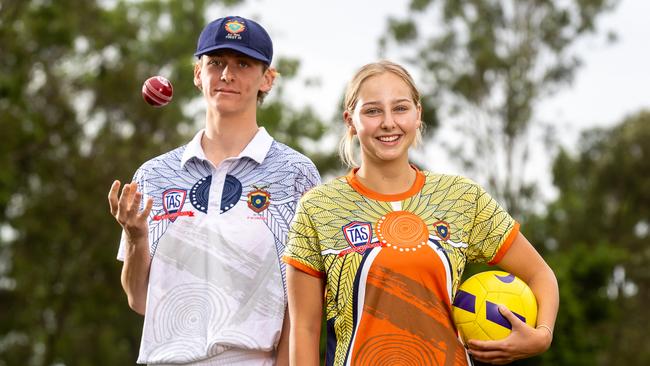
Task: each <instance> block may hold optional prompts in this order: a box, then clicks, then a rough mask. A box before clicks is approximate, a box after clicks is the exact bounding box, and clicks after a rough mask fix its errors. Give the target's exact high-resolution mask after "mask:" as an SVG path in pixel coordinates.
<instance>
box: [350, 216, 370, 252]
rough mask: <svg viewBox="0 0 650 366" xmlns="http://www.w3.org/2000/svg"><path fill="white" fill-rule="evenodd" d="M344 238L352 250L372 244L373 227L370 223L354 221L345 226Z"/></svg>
mask: <svg viewBox="0 0 650 366" xmlns="http://www.w3.org/2000/svg"><path fill="white" fill-rule="evenodd" d="M343 236H344V237H345V241H347V242H348V244H350V247H352V248H355V247H359V246H362V245H367V244H370V241H371V240H372V226H371V225H370V223H369V222H359V221H353V222H351V223H349V224H347V225H345V226H343Z"/></svg>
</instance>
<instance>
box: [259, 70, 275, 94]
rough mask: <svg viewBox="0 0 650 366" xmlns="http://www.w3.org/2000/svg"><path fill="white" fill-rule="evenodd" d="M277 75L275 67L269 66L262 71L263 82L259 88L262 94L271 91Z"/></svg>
mask: <svg viewBox="0 0 650 366" xmlns="http://www.w3.org/2000/svg"><path fill="white" fill-rule="evenodd" d="M277 75H278V71H277V70H276V69H275V67H271V66H269V67H268V68H267V69H266V70H265V71H264V82H263V83H262V85H261V86H260V91H262V92H264V93H268V92H269V91H271V89H272V88H273V83H274V82H275V78H276V77H277Z"/></svg>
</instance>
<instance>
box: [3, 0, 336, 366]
mask: <svg viewBox="0 0 650 366" xmlns="http://www.w3.org/2000/svg"><path fill="white" fill-rule="evenodd" d="M236 2H238V1H237V0H234V1H233V0H228V1H222V2H221V3H222V4H233V3H236ZM207 6H208V2H206V1H191V2H188V1H180V0H168V1H143V2H140V1H137V2H132V1H108V2H107V1H70V0H61V1H3V2H2V3H1V4H0V54H2V57H0V116H1V120H0V125H1V126H0V127H2V131H3V137H2V144H0V166H2V169H0V365H52V364H74V365H126V364H133V363H134V361H135V359H136V357H137V350H138V347H139V342H140V334H141V326H142V320H141V317H140V316H138V315H136V314H135V313H133V312H132V311H131V310H130V309H129V308H128V305H127V303H126V301H125V296H124V295H123V293H122V289H121V287H120V281H119V271H120V267H121V266H120V263H119V262H117V261H116V260H115V256H116V253H117V243H118V240H119V226H118V225H117V224H116V223H115V222H114V220H113V219H112V218H111V216H110V214H109V212H108V205H107V201H106V195H107V192H108V188H109V186H110V184H111V182H112V181H113V179H120V180H122V181H128V180H130V179H131V176H132V174H133V172H134V171H135V169H136V168H137V166H139V165H140V164H141V163H142V162H144V161H145V160H147V159H149V158H151V157H153V156H156V155H159V154H160V153H162V152H164V151H167V150H169V149H172V148H174V147H176V146H179V145H181V144H183V143H185V142H186V141H187V140H188V139H189V138H190V137H191V136H192V135H193V134H194V132H195V131H196V130H197V129H198V128H199V127H200V126H201V125H202V121H203V120H202V117H203V116H202V113H203V112H202V111H201V110H200V108H199V107H198V106H199V105H200V104H199V103H197V102H196V101H197V98H198V96H199V94H198V93H197V91H196V89H195V87H194V86H193V83H192V68H193V62H194V60H193V56H192V54H193V51H194V46H195V40H196V38H197V36H198V34H199V32H200V31H201V28H202V27H203V25H204V24H205V22H206V19H205V14H206V10H207ZM284 64H291V65H293V66H292V67H293V69H294V70H295V69H297V68H298V67H299V63H298V62H296V61H293V62H292V61H290V60H286V61H278V65H279V66H281V65H284ZM157 74H159V75H164V76H166V77H167V78H168V79H170V80H171V81H172V82H173V84H174V100H173V102H172V103H171V104H170V105H168V106H166V107H164V108H157V109H156V108H151V107H150V106H148V105H146V104H145V103H144V102H143V101H142V97H141V95H140V89H141V85H142V84H141V83H142V82H143V81H144V80H145V79H146V78H147V77H149V76H151V75H157ZM290 79H291V73H289V72H288V71H287V72H286V74H285V77H284V80H286V81H288V80H290ZM283 82H285V81H283V80H280V81H279V84H278V90H279V93H275V92H272V93H271V95H270V98H269V100H267V104H265V105H264V107H263V109H262V112H261V113H260V120H261V121H264V122H265V124H266V125H267V129H268V130H269V132H270V133H271V134H275V135H276V136H279V137H280V138H281V139H286V141H285V142H287V143H288V144H289V145H291V146H293V147H295V148H297V149H299V150H301V151H304V150H305V147H306V146H307V147H308V146H309V145H310V144H313V140H316V139H319V138H320V136H321V135H322V134H323V133H324V128H323V127H322V122H321V121H320V120H319V119H318V117H317V116H315V115H314V113H313V112H311V111H310V110H308V109H298V108H295V107H292V106H290V105H288V104H286V103H284V102H283V99H282V98H283V97H284V96H283V94H282V92H281V85H282V83H283ZM290 136H303V138H302V139H300V140H298V139H290V138H289V137H290ZM331 160H332V159H329V160H328V159H327V157H325V156H323V159H322V161H323V162H328V161H331ZM321 168H323V169H326V168H327V167H326V166H324V165H323V166H321Z"/></svg>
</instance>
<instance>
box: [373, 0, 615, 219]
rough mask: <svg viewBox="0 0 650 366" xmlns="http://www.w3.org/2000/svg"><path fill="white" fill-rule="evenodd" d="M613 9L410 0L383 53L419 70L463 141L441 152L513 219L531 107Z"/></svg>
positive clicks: (531, 1) (539, 2) (587, 1)
mask: <svg viewBox="0 0 650 366" xmlns="http://www.w3.org/2000/svg"><path fill="white" fill-rule="evenodd" d="M615 2H616V0H571V1H562V2H558V1H549V0H507V1H495V0H472V1H460V0H444V1H432V0H412V1H411V2H410V12H409V14H408V15H407V16H406V17H405V18H404V19H398V18H391V19H389V22H388V35H387V36H386V37H384V38H383V39H382V40H381V45H382V46H383V47H384V49H385V50H384V52H386V50H390V49H395V50H397V51H398V52H396V54H398V55H399V57H400V58H404V59H406V61H408V62H410V63H412V64H413V65H415V66H416V67H417V70H418V71H419V72H420V73H421V74H422V79H423V83H421V85H423V86H424V92H425V94H427V95H429V96H431V98H434V100H436V102H437V104H438V105H439V106H440V113H441V115H442V117H444V118H445V121H450V120H454V121H458V122H460V123H458V125H454V126H453V129H454V131H455V132H456V133H458V134H460V135H461V136H462V142H461V143H460V144H448V143H445V142H442V143H441V145H442V146H443V147H444V148H445V149H447V150H448V151H449V152H450V154H449V155H450V157H452V158H454V159H458V160H459V161H460V162H461V163H462V164H463V166H464V168H465V169H467V170H469V171H470V172H471V174H472V175H474V176H477V180H479V181H485V182H488V184H489V186H488V190H489V191H490V192H492V193H493V194H494V195H495V197H496V198H497V199H499V200H500V201H501V202H503V203H504V204H505V206H506V207H508V209H509V211H510V212H511V213H513V214H514V215H515V216H518V215H519V214H520V213H522V212H523V211H524V208H526V204H525V203H526V202H528V201H530V200H531V199H532V198H534V197H533V196H534V192H535V185H534V184H533V183H531V182H527V181H525V179H524V174H523V173H524V172H523V170H524V168H525V165H526V163H527V161H528V157H529V154H530V151H529V146H530V141H529V136H528V133H529V131H530V129H531V123H532V121H533V116H534V112H535V107H536V105H537V103H538V102H539V101H540V100H541V99H542V98H544V97H545V96H547V95H549V94H551V93H552V92H554V91H555V90H556V89H557V88H559V87H561V86H563V85H564V84H566V83H568V82H570V81H571V79H572V77H573V75H574V74H575V71H576V69H577V68H578V66H579V65H580V60H579V59H578V57H577V55H576V54H575V52H574V51H573V49H572V48H571V46H572V45H573V44H574V43H575V42H576V41H577V40H578V39H580V38H581V37H583V36H584V35H586V34H589V33H592V32H595V31H596V21H597V19H598V18H599V17H600V16H601V15H602V14H603V13H605V12H606V11H608V10H610V9H611V8H612V7H613V6H614V4H615ZM479 178H480V179H479Z"/></svg>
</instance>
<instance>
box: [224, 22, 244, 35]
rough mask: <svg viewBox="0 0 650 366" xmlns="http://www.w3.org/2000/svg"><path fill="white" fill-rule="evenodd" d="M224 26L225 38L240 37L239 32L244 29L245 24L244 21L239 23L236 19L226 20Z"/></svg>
mask: <svg viewBox="0 0 650 366" xmlns="http://www.w3.org/2000/svg"><path fill="white" fill-rule="evenodd" d="M224 28H225V29H226V32H228V35H226V38H229V39H241V36H240V35H239V33H241V32H243V31H245V30H246V26H245V25H244V23H241V22H239V21H237V20H231V21H228V22H226V25H225V26H224Z"/></svg>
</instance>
